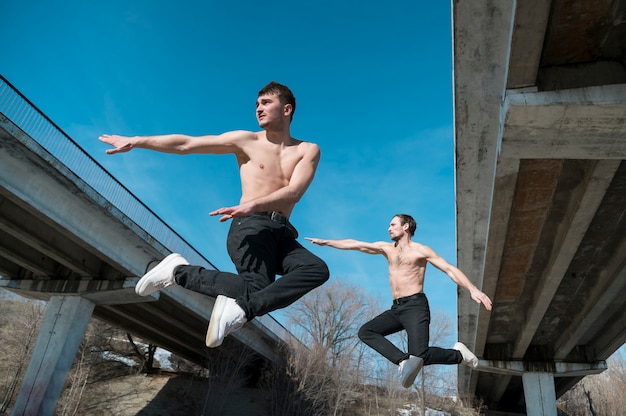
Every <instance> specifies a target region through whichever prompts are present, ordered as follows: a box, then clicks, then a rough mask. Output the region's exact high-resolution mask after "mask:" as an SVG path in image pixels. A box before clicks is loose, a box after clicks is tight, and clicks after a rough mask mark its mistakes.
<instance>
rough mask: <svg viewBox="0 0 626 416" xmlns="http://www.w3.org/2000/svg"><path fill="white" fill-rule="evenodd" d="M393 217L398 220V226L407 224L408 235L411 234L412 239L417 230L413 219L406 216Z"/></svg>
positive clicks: (397, 215)
mask: <svg viewBox="0 0 626 416" xmlns="http://www.w3.org/2000/svg"><path fill="white" fill-rule="evenodd" d="M395 216H396V217H398V218H400V225H404V224H409V234H411V237H412V236H413V235H414V234H415V230H416V229H417V223H416V222H415V220H414V219H413V217H411V216H410V215H408V214H396V215H395Z"/></svg>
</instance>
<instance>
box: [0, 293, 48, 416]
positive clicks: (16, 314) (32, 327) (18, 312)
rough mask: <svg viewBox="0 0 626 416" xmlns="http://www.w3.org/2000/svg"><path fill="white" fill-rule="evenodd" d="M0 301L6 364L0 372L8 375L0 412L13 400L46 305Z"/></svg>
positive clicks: (0, 327)
mask: <svg viewBox="0 0 626 416" xmlns="http://www.w3.org/2000/svg"><path fill="white" fill-rule="evenodd" d="M1 305H2V313H1V314H0V315H1V316H2V317H3V319H2V321H1V324H0V329H1V334H2V339H3V341H2V343H0V352H1V353H2V356H3V360H2V362H3V363H4V365H6V367H5V368H3V371H1V372H0V373H4V374H5V375H6V376H8V379H7V380H6V384H5V381H4V380H3V382H2V384H3V385H4V386H3V387H5V392H4V397H3V400H2V403H0V414H1V413H5V412H6V410H7V409H8V408H9V406H10V405H11V403H12V402H13V399H14V396H15V392H16V390H17V387H18V386H19V383H20V382H21V381H22V377H23V375H24V371H25V370H26V365H27V364H28V360H29V358H30V356H31V354H32V351H33V348H34V346H35V338H36V335H37V333H38V329H39V327H40V326H41V322H42V320H43V315H44V313H45V309H46V306H45V304H44V303H42V302H32V301H24V300H3V301H2V303H1ZM9 318H10V319H9ZM4 365H3V367H4Z"/></svg>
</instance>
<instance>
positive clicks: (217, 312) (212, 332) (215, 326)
mask: <svg viewBox="0 0 626 416" xmlns="http://www.w3.org/2000/svg"><path fill="white" fill-rule="evenodd" d="M226 301H227V298H226V296H223V295H219V296H218V297H217V298H216V299H215V305H213V311H212V312H211V319H210V320H209V329H208V330H207V332H206V340H205V343H206V346H207V347H209V348H216V347H219V346H220V345H222V342H223V341H224V337H220V334H219V331H220V321H221V319H222V313H223V312H224V308H225V307H226Z"/></svg>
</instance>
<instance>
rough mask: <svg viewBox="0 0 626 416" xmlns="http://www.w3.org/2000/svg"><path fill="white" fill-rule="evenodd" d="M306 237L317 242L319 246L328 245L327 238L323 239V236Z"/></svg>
mask: <svg viewBox="0 0 626 416" xmlns="http://www.w3.org/2000/svg"><path fill="white" fill-rule="evenodd" d="M304 239H305V240H309V241H310V242H312V243H313V244H317V245H318V246H325V245H326V240H322V239H321V238H311V237H304Z"/></svg>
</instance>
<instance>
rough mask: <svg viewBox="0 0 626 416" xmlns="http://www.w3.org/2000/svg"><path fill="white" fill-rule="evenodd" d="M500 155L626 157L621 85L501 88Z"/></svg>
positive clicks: (625, 87) (625, 95)
mask: <svg viewBox="0 0 626 416" xmlns="http://www.w3.org/2000/svg"><path fill="white" fill-rule="evenodd" d="M504 112H505V114H506V117H505V125H504V128H503V135H502V144H501V150H500V157H504V158H518V159H614V160H622V159H626V140H624V137H626V119H625V118H624V114H626V84H619V85H607V86H600V87H588V88H578V89H571V90H561V91H548V92H516V91H507V95H506V100H505V103H504Z"/></svg>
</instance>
